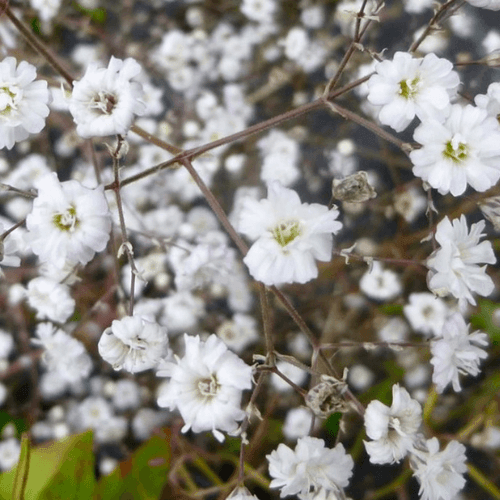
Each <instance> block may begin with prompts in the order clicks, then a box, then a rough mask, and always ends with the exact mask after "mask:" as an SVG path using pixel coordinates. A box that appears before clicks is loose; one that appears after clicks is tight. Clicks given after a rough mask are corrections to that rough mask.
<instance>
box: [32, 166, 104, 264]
mask: <svg viewBox="0 0 500 500" xmlns="http://www.w3.org/2000/svg"><path fill="white" fill-rule="evenodd" d="M35 186H36V187H37V188H38V196H37V197H36V198H35V200H34V202H33V209H32V211H31V213H30V214H29V215H28V217H27V218H26V227H27V229H28V240H29V243H30V245H31V249H32V250H33V252H34V253H35V254H36V255H38V257H39V258H40V260H42V261H43V262H48V261H50V262H52V263H53V264H55V265H57V266H58V267H63V266H64V265H65V264H66V261H69V262H72V263H78V262H79V263H81V264H86V263H87V262H89V261H90V260H91V259H92V258H93V257H94V255H95V253H96V252H100V251H102V250H104V249H105V248H106V245H107V243H108V240H109V232H110V230H111V216H110V214H109V209H108V204H107V202H106V197H105V196H104V191H103V188H102V187H100V188H97V189H88V188H86V187H84V186H82V185H81V184H80V183H79V182H78V181H66V182H59V181H58V179H57V176H56V174H55V173H53V174H47V175H44V176H43V177H41V178H40V179H37V181H36V183H35Z"/></svg>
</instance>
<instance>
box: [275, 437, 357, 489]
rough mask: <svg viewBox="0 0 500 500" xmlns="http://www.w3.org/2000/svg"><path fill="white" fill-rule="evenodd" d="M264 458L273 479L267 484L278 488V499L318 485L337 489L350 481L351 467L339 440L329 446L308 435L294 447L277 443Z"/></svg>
mask: <svg viewBox="0 0 500 500" xmlns="http://www.w3.org/2000/svg"><path fill="white" fill-rule="evenodd" d="M266 458H267V460H268V462H269V475H270V476H271V477H272V478H273V480H272V481H271V484H270V487H271V488H281V493H280V497H281V498H283V497H286V496H288V495H295V494H297V493H301V494H307V493H313V492H315V491H317V490H319V489H320V488H324V489H325V490H327V491H333V492H338V491H340V489H341V488H345V487H346V486H347V485H348V484H349V479H350V477H351V476H352V469H353V467H354V461H353V459H352V458H351V456H350V455H347V454H346V452H345V449H344V446H343V445H342V444H341V443H339V444H337V446H335V448H333V449H329V448H326V447H325V442H324V441H323V440H322V439H318V438H314V437H309V436H306V437H303V438H300V439H299V440H298V441H297V446H296V447H295V450H292V449H290V448H289V447H288V446H286V445H284V444H280V445H279V446H278V448H277V449H276V450H274V451H273V452H272V453H271V454H270V455H267V457H266Z"/></svg>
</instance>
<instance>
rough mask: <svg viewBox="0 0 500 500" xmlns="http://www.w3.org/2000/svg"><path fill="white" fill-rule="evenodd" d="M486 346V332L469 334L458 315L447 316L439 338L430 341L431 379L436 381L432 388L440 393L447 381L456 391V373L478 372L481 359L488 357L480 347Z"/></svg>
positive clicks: (458, 385)
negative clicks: (434, 386) (432, 368)
mask: <svg viewBox="0 0 500 500" xmlns="http://www.w3.org/2000/svg"><path fill="white" fill-rule="evenodd" d="M487 345H488V335H486V334H485V333H480V332H479V331H477V332H474V333H471V334H469V327H468V326H467V324H466V323H465V320H464V318H463V317H462V315H461V314H459V313H455V314H453V315H452V316H450V317H449V318H448V319H447V321H446V323H445V324H444V326H443V330H442V332H441V335H440V337H439V338H438V339H436V340H433V341H432V342H431V353H432V359H431V364H432V365H433V366H434V372H433V374H432V381H433V382H434V383H435V384H436V391H437V392H438V393H442V392H443V391H444V389H445V388H446V386H447V385H448V384H449V383H450V382H451V383H452V385H453V390H454V391H456V392H458V391H460V390H461V389H462V388H461V387H460V381H459V378H458V376H459V374H460V373H461V374H464V375H472V376H474V377H475V376H476V375H478V374H479V372H480V369H479V363H480V362H481V359H485V358H487V357H488V354H487V353H486V351H485V350H484V349H482V348H481V347H484V346H487ZM478 346H481V347H478Z"/></svg>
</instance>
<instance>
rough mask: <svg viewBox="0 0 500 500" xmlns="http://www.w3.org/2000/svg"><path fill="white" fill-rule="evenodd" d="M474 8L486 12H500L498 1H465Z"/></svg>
mask: <svg viewBox="0 0 500 500" xmlns="http://www.w3.org/2000/svg"><path fill="white" fill-rule="evenodd" d="M467 2H469V3H470V4H471V5H473V6H474V7H481V8H483V9H488V10H500V0H467Z"/></svg>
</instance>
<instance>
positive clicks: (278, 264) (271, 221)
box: [239, 181, 342, 286]
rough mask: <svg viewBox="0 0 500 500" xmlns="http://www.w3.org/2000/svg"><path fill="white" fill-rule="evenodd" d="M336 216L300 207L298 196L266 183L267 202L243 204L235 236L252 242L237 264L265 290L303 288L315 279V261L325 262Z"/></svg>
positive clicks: (311, 206)
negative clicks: (284, 285)
mask: <svg viewBox="0 0 500 500" xmlns="http://www.w3.org/2000/svg"><path fill="white" fill-rule="evenodd" d="M337 216H338V211H337V210H334V209H332V210H328V208H327V207H325V206H323V205H319V204H317V203H313V204H308V203H301V202H300V198H299V196H298V194H297V193H296V192H295V191H292V190H291V189H287V188H285V187H283V186H282V185H281V184H280V183H279V182H276V181H275V182H271V183H270V184H269V187H268V197H267V199H264V200H260V201H256V200H253V199H250V198H245V200H244V201H243V207H242V209H241V212H240V220H239V230H240V232H242V233H244V234H246V235H247V236H248V237H249V238H251V239H253V240H257V241H255V243H254V244H253V245H252V246H251V248H250V250H249V251H248V253H247V255H246V257H245V258H244V259H243V262H245V264H246V265H247V266H248V269H249V271H250V274H251V275H252V276H253V277H254V278H255V279H256V280H258V281H262V283H264V284H266V285H269V286H270V285H279V284H282V283H306V282H308V281H310V280H311V279H313V278H316V276H317V275H318V268H317V267H316V263H315V259H317V260H320V261H324V262H325V261H326V262H328V261H329V260H330V259H331V254H332V247H333V236H332V233H336V232H338V231H339V230H340V229H341V227H342V224H341V223H340V222H338V221H337V220H336V218H337Z"/></svg>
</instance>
